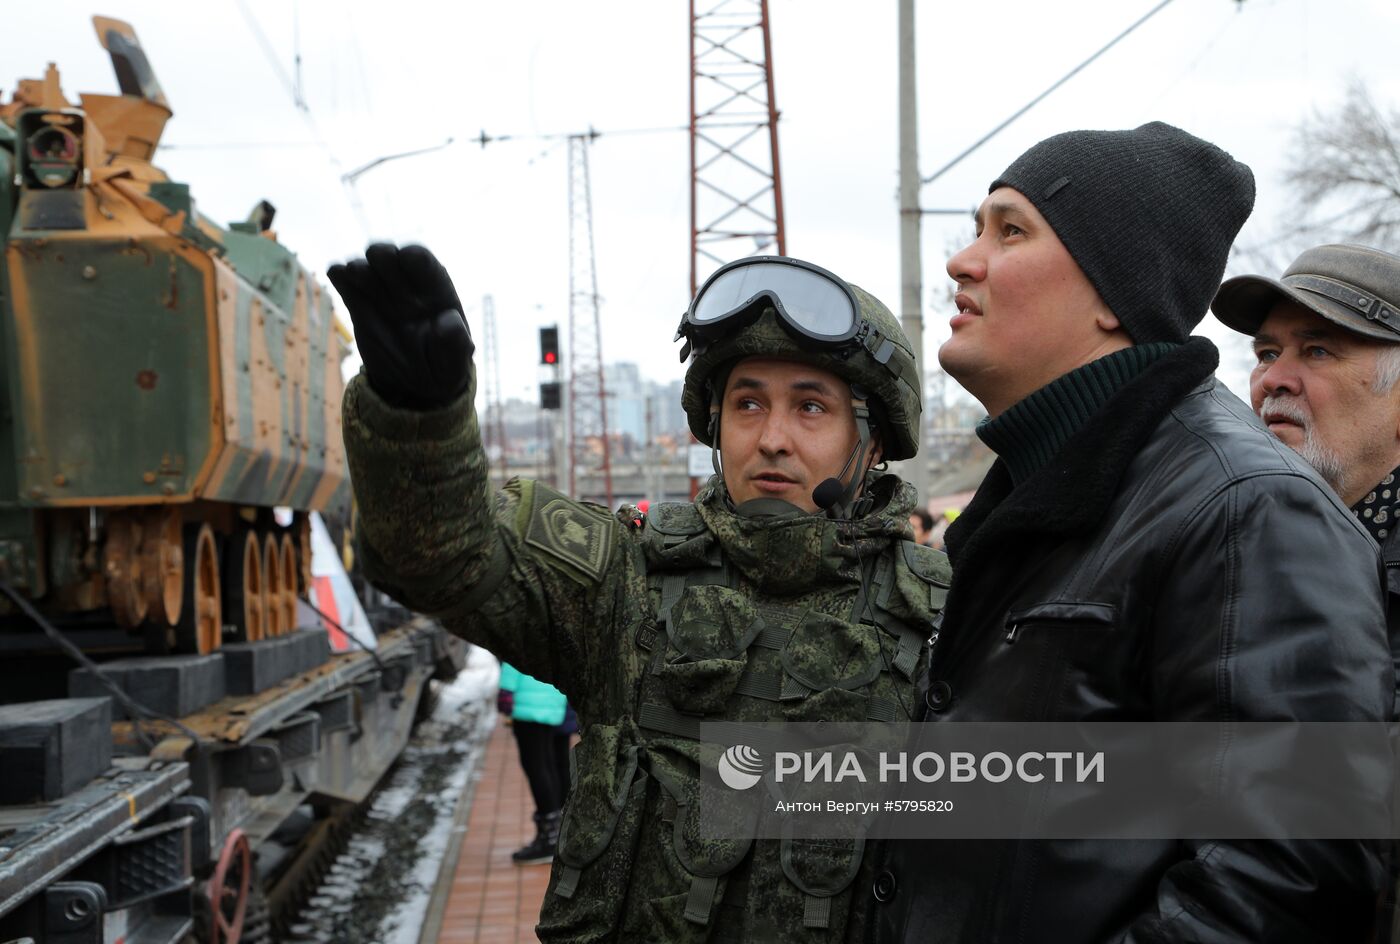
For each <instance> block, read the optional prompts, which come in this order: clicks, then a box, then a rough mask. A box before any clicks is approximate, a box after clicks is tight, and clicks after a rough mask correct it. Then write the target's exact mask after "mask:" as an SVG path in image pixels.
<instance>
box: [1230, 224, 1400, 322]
mask: <svg viewBox="0 0 1400 944" xmlns="http://www.w3.org/2000/svg"><path fill="white" fill-rule="evenodd" d="M1285 298H1287V299H1291V300H1293V301H1295V302H1297V303H1298V304H1300V305H1302V306H1303V307H1304V308H1307V309H1310V310H1311V311H1315V312H1317V313H1318V314H1319V315H1321V316H1322V317H1324V318H1326V319H1327V320H1328V321H1331V322H1335V323H1336V324H1339V325H1341V326H1342V327H1343V328H1346V329H1347V330H1349V331H1355V332H1356V333H1357V334H1364V335H1366V336H1367V337H1370V338H1376V339H1377V340H1380V341H1395V342H1400V256H1393V255H1391V254H1390V253H1388V252H1381V251H1380V250H1379V249H1371V248H1369V247H1367V246H1342V245H1332V246H1317V247H1315V248H1313V249H1309V250H1307V251H1306V252H1304V253H1303V254H1302V255H1301V256H1299V257H1298V258H1297V259H1295V260H1294V261H1293V264H1292V265H1291V266H1289V267H1288V271H1286V272H1284V273H1283V278H1282V279H1270V278H1265V277H1264V276H1262V275H1241V276H1238V277H1236V278H1233V279H1227V280H1226V281H1225V284H1224V285H1222V286H1220V291H1218V292H1217V293H1216V294H1215V301H1213V302H1211V305H1210V309H1211V311H1213V312H1215V317H1217V318H1219V319H1220V320H1221V321H1222V322H1224V323H1225V324H1227V325H1229V326H1230V327H1231V328H1234V329H1235V330H1236V331H1241V332H1243V333H1245V334H1248V335H1254V334H1257V333H1258V332H1259V326H1260V325H1261V324H1263V323H1264V319H1265V318H1266V317H1268V315H1269V311H1270V309H1272V308H1273V307H1274V305H1276V304H1277V303H1278V302H1280V301H1281V300H1283V299H1285Z"/></svg>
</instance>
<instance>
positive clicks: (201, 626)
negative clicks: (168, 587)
mask: <svg viewBox="0 0 1400 944" xmlns="http://www.w3.org/2000/svg"><path fill="white" fill-rule="evenodd" d="M183 543H184V547H183V549H182V552H181V558H182V566H181V596H182V597H183V598H184V602H183V604H182V605H181V607H180V616H179V619H178V620H176V622H175V626H174V629H173V636H174V646H173V648H174V649H175V650H176V651H178V652H197V653H199V654H200V655H207V654H209V653H211V652H213V651H214V650H215V649H217V648H219V644H220V642H222V641H223V633H224V609H223V593H222V590H221V588H220V585H219V584H220V581H219V545H218V543H217V542H216V541H215V540H214V529H213V528H212V527H210V526H209V525H208V524H204V523H201V524H189V525H186V526H185V529H184V540H183ZM156 630H157V631H158V632H163V633H166V634H167V635H169V632H168V631H164V630H162V629H161V627H159V626H157V627H156Z"/></svg>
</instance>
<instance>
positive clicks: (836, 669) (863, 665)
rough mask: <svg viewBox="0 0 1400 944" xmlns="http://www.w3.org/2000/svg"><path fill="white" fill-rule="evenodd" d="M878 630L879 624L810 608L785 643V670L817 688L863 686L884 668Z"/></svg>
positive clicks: (783, 654)
mask: <svg viewBox="0 0 1400 944" xmlns="http://www.w3.org/2000/svg"><path fill="white" fill-rule="evenodd" d="M879 632H880V629H879V627H876V626H871V625H869V624H865V623H848V622H846V621H845V620H841V619H837V618H836V617H834V616H827V615H825V614H823V613H817V612H815V611H810V612H808V613H807V614H806V615H805V616H804V617H803V618H802V622H800V623H798V624H797V629H796V630H794V631H793V634H792V636H791V638H789V639H788V643H787V645H786V646H785V647H783V652H782V663H783V671H785V672H786V673H787V675H788V677H789V678H791V679H792V680H794V681H796V682H798V683H800V684H801V685H803V686H804V687H805V688H808V689H810V690H811V691H814V692H820V691H825V690H826V689H829V688H839V689H842V690H845V691H855V690H857V689H861V688H864V687H865V686H867V685H869V684H870V683H871V682H873V681H875V679H877V678H878V677H879V675H880V670H881V668H883V660H882V659H881V656H880V643H881V640H880V638H879ZM813 720H816V719H813Z"/></svg>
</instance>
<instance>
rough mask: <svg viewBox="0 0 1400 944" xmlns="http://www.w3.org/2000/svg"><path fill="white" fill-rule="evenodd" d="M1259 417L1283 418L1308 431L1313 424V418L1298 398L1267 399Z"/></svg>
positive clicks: (1261, 406)
mask: <svg viewBox="0 0 1400 944" xmlns="http://www.w3.org/2000/svg"><path fill="white" fill-rule="evenodd" d="M1259 415H1260V416H1261V417H1265V416H1270V415H1273V416H1281V417H1283V418H1284V419H1286V420H1292V421H1293V422H1295V423H1297V424H1299V425H1300V426H1302V427H1303V428H1304V429H1307V427H1308V425H1309V424H1310V423H1312V416H1311V415H1310V414H1309V413H1308V410H1307V408H1306V407H1304V406H1303V405H1302V403H1300V402H1299V401H1298V399H1297V397H1279V396H1272V397H1265V398H1264V402H1263V403H1261V404H1260V405H1259Z"/></svg>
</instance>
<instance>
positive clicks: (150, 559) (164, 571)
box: [141, 508, 185, 628]
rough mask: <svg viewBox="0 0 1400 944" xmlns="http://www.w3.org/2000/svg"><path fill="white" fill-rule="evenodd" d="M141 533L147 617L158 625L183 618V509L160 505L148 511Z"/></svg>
mask: <svg viewBox="0 0 1400 944" xmlns="http://www.w3.org/2000/svg"><path fill="white" fill-rule="evenodd" d="M142 530H143V533H142V536H141V592H142V594H143V595H144V596H145V597H146V610H147V613H146V618H147V619H149V620H150V621H151V622H152V623H155V624H156V626H158V627H161V628H164V627H167V626H174V625H176V624H177V623H179V621H180V609H181V607H182V605H183V604H184V600H185V549H184V538H183V535H182V534H181V533H180V510H179V509H178V508H160V509H156V510H154V511H150V512H147V513H146V516H145V527H144V528H143V529H142Z"/></svg>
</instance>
